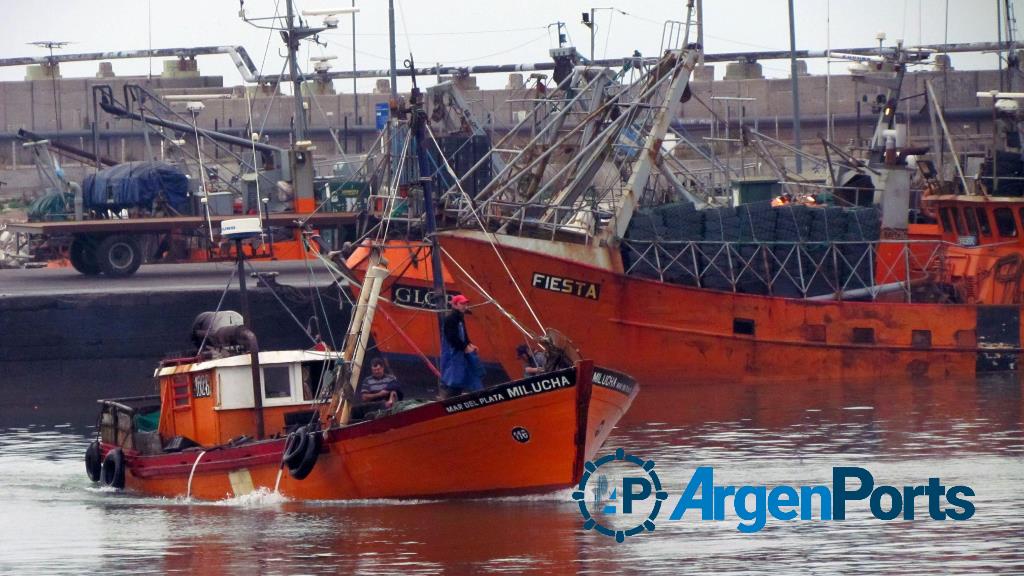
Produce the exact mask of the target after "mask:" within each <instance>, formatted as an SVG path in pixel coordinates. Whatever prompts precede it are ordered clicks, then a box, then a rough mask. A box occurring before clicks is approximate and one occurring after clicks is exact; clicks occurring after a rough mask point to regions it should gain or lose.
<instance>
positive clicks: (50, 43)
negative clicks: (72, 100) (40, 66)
mask: <svg viewBox="0 0 1024 576" xmlns="http://www.w3.org/2000/svg"><path fill="white" fill-rule="evenodd" d="M29 44H31V45H33V46H39V47H40V48H46V49H48V50H49V51H50V61H49V63H48V66H49V67H50V70H49V72H50V81H51V85H52V86H53V114H54V116H55V118H56V120H57V130H61V129H62V126H61V121H60V116H61V114H60V112H61V110H60V98H58V96H57V92H58V90H59V89H60V84H59V83H58V82H57V61H56V60H54V59H53V49H54V48H56V49H58V50H59V49H61V48H63V47H65V46H67V45H68V44H70V42H65V41H63V40H37V41H36V42H29Z"/></svg>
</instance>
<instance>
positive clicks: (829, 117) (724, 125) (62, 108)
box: [0, 58, 999, 194]
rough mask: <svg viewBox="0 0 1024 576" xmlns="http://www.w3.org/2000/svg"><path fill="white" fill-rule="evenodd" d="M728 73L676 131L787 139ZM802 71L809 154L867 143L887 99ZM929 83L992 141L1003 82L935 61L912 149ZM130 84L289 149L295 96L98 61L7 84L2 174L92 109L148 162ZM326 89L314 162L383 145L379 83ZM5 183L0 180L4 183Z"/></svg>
mask: <svg viewBox="0 0 1024 576" xmlns="http://www.w3.org/2000/svg"><path fill="white" fill-rule="evenodd" d="M801 64H802V63H801ZM726 68H727V70H726V74H725V79H723V80H719V81H714V80H713V78H714V69H713V67H712V66H710V65H708V66H703V67H701V68H698V70H697V71H696V72H695V74H694V81H693V83H692V94H693V98H692V99H691V100H690V101H689V102H687V103H686V104H684V105H683V106H681V107H680V112H679V118H678V120H677V122H676V125H677V127H679V128H680V129H681V130H683V131H684V133H687V134H688V135H689V136H691V137H692V138H691V139H692V140H693V141H697V142H706V140H705V137H710V136H716V137H724V136H725V135H729V136H732V137H735V135H736V134H738V132H737V131H738V129H739V126H740V125H741V124H743V125H747V126H751V127H754V128H755V129H757V130H759V131H761V132H762V133H765V134H767V135H770V136H773V137H775V138H778V139H780V140H784V141H787V142H788V141H790V140H791V125H792V120H791V106H792V94H791V84H790V80H789V78H778V79H774V78H773V79H766V78H764V77H763V76H762V74H761V70H760V64H758V63H756V62H740V63H730V64H727V65H726ZM799 73H800V88H799V90H800V111H801V116H802V128H803V130H802V135H803V141H804V144H805V145H807V146H808V147H811V146H813V145H814V144H815V143H816V142H818V141H819V135H824V134H825V133H826V132H827V129H826V127H827V125H828V123H831V125H832V127H833V129H834V132H833V141H834V142H835V143H836V144H838V145H840V146H857V145H863V144H864V143H865V141H866V140H867V139H869V138H870V137H871V134H872V132H873V130H874V125H875V122H876V119H877V115H878V111H879V104H878V102H879V101H878V98H879V95H880V94H881V95H884V90H883V89H881V88H878V87H875V86H871V85H868V84H865V83H862V82H855V81H854V80H853V78H852V77H851V76H848V75H837V76H832V77H831V78H826V77H825V76H819V75H805V74H806V66H804V67H802V68H800V72H799ZM425 80H426V79H425ZM926 80H931V81H932V83H933V85H934V87H935V89H936V92H937V94H938V95H939V97H940V98H941V99H942V100H943V106H944V108H945V110H946V111H947V120H948V121H949V123H950V130H951V131H952V132H953V133H954V134H955V136H956V137H957V139H958V140H959V141H960V142H962V150H963V151H971V150H980V149H982V148H983V146H984V145H985V144H986V143H987V142H989V141H990V140H991V127H990V118H991V112H990V110H989V108H988V106H991V103H990V102H989V101H982V100H980V99H978V98H977V97H976V93H977V92H979V91H987V90H990V89H992V88H993V87H998V86H999V72H998V71H995V70H987V71H963V70H953V69H951V68H950V67H949V62H948V59H942V58H937V59H936V66H935V69H934V70H929V71H919V72H911V73H908V74H907V77H906V81H905V85H904V90H903V95H904V97H905V98H906V99H905V100H904V101H903V102H902V103H901V104H900V106H899V110H898V113H899V119H900V120H901V121H906V122H907V123H909V135H910V139H911V142H912V143H917V144H921V145H926V144H927V143H928V142H929V141H930V132H929V125H928V123H927V112H926V111H923V109H924V106H925V100H924V98H923V96H921V95H922V94H923V93H924V92H925V81H926ZM456 81H457V84H458V85H459V86H460V87H461V88H462V89H463V90H466V91H468V92H470V93H471V95H472V96H471V97H470V98H468V100H469V101H470V102H471V106H472V108H473V113H474V115H475V116H476V117H477V118H482V119H484V118H486V119H488V120H487V122H488V123H489V129H491V130H493V131H494V132H498V133H501V132H502V131H503V130H507V129H508V128H510V127H511V126H512V125H513V124H514V123H515V122H516V121H518V119H519V117H520V113H521V112H522V111H524V110H527V109H528V108H529V103H527V102H522V101H519V102H516V101H515V100H516V99H519V100H522V99H523V98H524V97H525V96H526V94H527V93H526V91H527V90H529V88H530V86H531V84H532V82H531V81H530V80H527V81H525V82H524V79H523V76H522V75H521V74H512V75H510V77H509V78H508V84H507V86H506V88H505V89H503V90H480V89H478V88H477V86H476V81H475V78H473V77H466V78H457V79H456ZM126 83H135V84H141V85H143V86H145V87H147V88H149V89H151V90H153V91H155V92H156V93H158V94H162V95H169V94H196V95H203V94H206V95H209V94H230V95H231V97H229V98H226V99H216V100H207V101H206V102H205V109H204V110H203V111H202V112H201V113H199V114H198V116H197V121H198V124H199V126H201V127H203V128H209V129H214V130H222V131H227V132H233V133H235V134H238V135H243V133H244V131H245V127H246V126H247V124H248V121H249V120H248V119H249V110H248V108H247V106H248V104H249V103H250V102H251V104H252V117H253V119H254V123H255V124H256V126H262V127H263V130H262V133H263V134H264V136H265V139H266V140H268V141H269V142H270V143H273V144H277V145H281V146H286V145H288V143H289V140H290V135H291V126H292V123H293V115H294V110H295V107H294V103H293V101H292V99H291V97H290V96H289V95H286V94H282V93H281V92H280V91H279V90H278V89H277V87H276V86H260V87H258V89H250V90H249V96H250V97H249V98H246V92H245V88H243V87H226V86H224V79H223V78H222V77H220V76H203V75H201V73H200V70H199V67H198V65H197V64H196V60H194V59H186V58H180V59H177V60H168V61H165V63H164V68H163V73H162V74H161V75H160V76H155V77H152V78H148V77H116V76H113V73H112V71H111V68H110V66H109V64H108V63H104V62H101V63H99V65H98V71H97V74H96V76H95V77H91V78H63V77H61V76H60V71H59V69H53V70H41V69H40V70H34V71H30V73H29V78H28V79H26V80H25V81H23V82H0V170H2V169H6V170H11V169H16V168H18V167H24V166H26V165H28V164H29V163H30V162H31V158H30V157H29V155H28V153H27V152H26V151H25V150H23V149H22V147H21V145H20V142H19V141H18V140H17V138H16V133H17V131H18V129H19V128H25V129H28V130H31V131H34V132H37V133H40V134H43V135H44V136H46V137H51V138H59V139H61V140H62V141H65V142H67V143H69V144H72V145H77V146H79V147H82V148H85V149H91V148H92V122H93V121H94V120H97V117H96V113H95V112H94V110H98V128H99V135H100V153H101V154H103V155H105V156H107V157H110V158H112V159H115V160H119V161H126V160H140V159H143V158H145V156H146V149H145V144H144V140H143V138H142V127H141V125H140V123H139V122H132V121H129V120H121V119H117V118H115V117H112V116H110V115H108V114H106V113H104V112H103V111H102V110H99V109H98V108H97V107H94V105H93V101H92V100H93V97H92V92H93V87H94V86H96V85H101V84H106V85H110V86H112V88H113V92H114V94H115V95H117V97H118V98H122V97H123V96H122V95H123V91H122V89H123V86H124V85H125V84H126ZM322 84H323V83H317V84H311V89H310V90H307V91H306V93H307V95H312V96H313V97H312V98H307V109H306V114H307V124H308V126H309V137H310V138H311V139H312V140H313V141H314V143H315V144H316V146H317V148H318V155H319V156H332V155H336V154H337V153H338V152H339V151H340V150H339V147H340V148H341V149H344V150H346V151H348V152H359V151H362V150H363V149H364V147H366V146H368V145H369V144H370V143H371V142H372V141H373V139H374V138H375V136H376V129H375V122H374V110H375V107H376V105H377V104H378V103H382V102H386V101H387V100H388V97H389V93H390V85H389V83H388V81H387V80H386V79H381V80H378V81H377V85H376V88H375V89H374V91H373V92H372V93H369V94H359V95H358V97H355V98H354V97H353V95H352V94H351V93H337V92H338V91H339V90H338V89H339V88H340V89H341V91H343V90H344V89H345V88H348V87H349V86H350V84H349V83H348V81H339V83H337V84H336V85H334V86H331V85H329V84H327V85H322ZM55 91H56V102H57V105H56V106H55V98H54V96H55V94H54V92H55ZM723 97H725V98H726V99H723ZM731 98H743V99H744V100H732V99H731ZM510 99H512V100H513V102H509V100H510ZM747 99H749V100H747ZM356 103H358V108H356V107H355V104H356ZM172 107H173V108H174V109H175V110H177V111H179V112H180V113H182V114H183V115H184V114H186V112H185V103H184V102H180V101H179V102H175V103H173V104H172ZM58 118H59V119H58ZM332 134H333V137H332ZM335 139H337V140H335ZM211 153H215V152H211ZM154 155H156V152H154ZM4 179H5V178H4V177H3V176H0V180H4ZM9 184H10V183H9ZM4 192H7V193H8V194H10V193H11V192H13V190H11V189H10V186H8V187H7V190H0V193H4Z"/></svg>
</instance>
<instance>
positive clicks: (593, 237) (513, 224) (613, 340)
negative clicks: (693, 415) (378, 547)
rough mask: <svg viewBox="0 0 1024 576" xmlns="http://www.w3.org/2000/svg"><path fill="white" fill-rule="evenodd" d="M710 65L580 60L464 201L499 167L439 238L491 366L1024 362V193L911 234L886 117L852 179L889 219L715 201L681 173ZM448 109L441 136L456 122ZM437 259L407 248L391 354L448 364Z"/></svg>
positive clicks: (394, 307)
mask: <svg viewBox="0 0 1024 576" xmlns="http://www.w3.org/2000/svg"><path fill="white" fill-rule="evenodd" d="M924 56H926V55H925V54H923V53H908V52H907V51H904V50H901V49H899V48H897V49H896V50H895V51H894V54H893V55H892V58H891V61H890V62H889V63H888V65H890V66H892V68H891V69H890V71H893V74H894V75H898V76H900V77H901V75H902V72H903V69H904V68H905V66H906V63H907V61H908V60H912V59H920V58H923V57H924ZM697 57H698V49H697V48H696V47H688V48H685V49H676V50H668V51H666V53H665V57H664V58H663V59H662V60H661V62H659V63H658V64H657V65H655V66H653V67H652V68H651V69H649V70H648V71H647V72H646V74H645V75H643V76H642V77H641V78H640V79H639V80H638V81H637V82H634V83H632V84H628V85H627V84H623V83H619V81H618V80H619V76H617V75H616V74H614V73H612V72H611V71H609V70H607V69H603V68H598V67H589V66H577V67H575V68H572V67H571V66H570V67H567V68H564V69H563V75H562V76H561V77H560V76H559V75H558V70H557V67H556V75H555V80H556V82H558V84H559V86H558V90H555V91H551V92H548V93H541V92H538V94H536V95H535V96H536V97H537V98H538V99H540V103H539V104H538V105H537V106H536V108H534V110H533V111H532V112H530V113H529V115H528V119H529V121H532V122H533V129H532V132H531V135H532V136H533V137H532V139H531V141H530V142H529V143H528V144H527V145H526V146H523V147H521V148H518V149H513V148H511V145H510V144H509V143H508V142H506V141H505V140H503V141H501V142H498V143H497V144H495V146H494V148H493V149H492V151H491V155H490V156H491V158H492V163H491V168H492V169H494V170H495V172H496V175H495V177H494V178H493V179H492V180H491V181H490V183H489V184H488V185H486V186H485V187H483V188H482V189H480V190H479V191H476V192H475V193H473V194H470V193H469V192H467V190H466V189H465V188H464V187H463V186H464V185H466V184H467V183H468V182H470V181H471V176H472V172H473V171H474V170H476V169H477V168H479V167H480V166H481V165H483V164H485V163H486V161H487V159H483V160H481V161H480V162H479V163H478V165H477V166H475V167H474V168H473V169H472V170H470V171H469V173H468V174H466V175H464V176H463V177H462V178H460V179H457V181H456V182H455V184H454V185H452V186H451V187H450V188H449V190H448V192H447V193H446V194H445V196H444V199H445V200H446V203H445V205H444V206H445V208H446V215H447V216H448V223H449V224H450V225H449V226H448V228H447V229H444V230H441V231H439V232H437V233H436V235H434V236H435V237H436V240H437V242H438V243H439V245H440V250H441V252H442V254H443V264H444V268H445V272H444V276H443V280H444V288H445V289H444V292H446V293H447V294H448V295H449V296H450V295H451V294H452V293H462V294H466V295H468V296H469V298H470V299H471V300H474V301H476V302H482V303H483V304H481V305H480V306H478V307H476V308H474V309H473V315H472V320H471V322H472V323H474V324H475V325H476V326H475V327H474V330H475V332H476V333H477V334H483V335H484V336H483V337H482V338H481V340H484V339H485V340H486V342H487V345H486V346H483V345H482V346H481V351H482V353H483V354H484V356H485V358H487V359H488V360H490V361H492V362H497V363H500V364H501V365H503V366H504V367H505V369H506V371H507V372H509V373H514V372H515V371H516V370H518V369H519V367H520V361H519V360H518V359H517V357H516V353H515V347H516V345H517V344H518V343H521V342H523V341H527V342H529V341H530V340H531V338H533V336H532V335H534V334H540V333H543V332H544V330H546V329H549V328H554V329H557V330H561V331H565V332H568V333H571V334H573V336H574V339H575V340H576V341H577V342H578V343H579V344H580V345H581V346H582V347H583V348H584V349H586V350H587V351H588V353H591V354H593V355H594V357H595V358H597V359H600V360H603V361H607V362H608V363H609V365H610V366H611V367H613V368H615V369H618V370H623V371H626V372H628V373H630V374H632V375H633V376H634V377H636V378H638V379H639V380H641V381H646V382H666V381H673V380H674V379H675V377H683V376H685V377H692V378H700V379H702V380H714V379H723V380H726V379H727V380H773V379H793V378H822V379H833V378H848V379H849V378H884V377H886V376H889V375H907V374H909V375H913V376H932V377H942V376H947V375H967V374H974V373H975V372H976V371H978V370H989V369H1007V368H1015V367H1016V365H1017V361H1018V359H1019V357H1020V353H1021V341H1022V339H1024V330H1022V325H1021V321H1020V317H1021V300H1022V288H1021V282H1020V275H1021V270H1022V269H1021V265H1020V260H1021V238H1022V234H1024V231H1022V229H1021V226H1022V221H1021V218H1024V214H1020V213H1019V209H1018V206H1019V204H1020V199H1019V198H1017V199H1008V198H994V197H984V198H980V197H975V196H966V195H960V196H955V197H942V196H938V197H934V198H932V199H931V200H930V202H932V203H933V204H934V205H935V206H936V207H938V208H939V211H940V212H943V211H948V213H947V215H946V216H944V217H943V218H949V220H948V221H947V220H943V223H942V224H941V229H940V228H938V227H936V226H934V225H933V226H927V225H925V226H922V225H913V224H908V209H909V208H910V197H911V194H910V189H909V183H910V178H911V167H910V166H909V165H908V162H907V156H909V155H910V153H911V152H912V150H910V149H909V148H902V147H901V146H902V145H901V144H900V143H899V137H898V136H899V131H898V130H895V106H887V107H886V108H885V110H884V112H883V113H882V115H881V117H880V119H879V123H878V129H877V130H876V138H875V144H874V147H873V152H872V158H871V159H870V161H869V162H858V161H854V160H852V159H850V161H849V162H847V163H846V169H847V170H849V171H850V173H851V174H854V175H862V176H864V177H867V178H869V179H872V180H873V181H874V183H875V184H874V186H875V188H876V191H875V196H876V201H875V203H874V204H875V205H874V206H870V207H847V208H844V207H839V206H825V205H820V204H818V205H813V206H807V205H793V204H791V205H786V206H778V207H773V206H769V205H767V204H764V205H758V204H745V205H740V206H736V207H721V208H715V207H713V206H709V205H708V204H707V200H708V199H706V198H697V197H695V196H694V194H693V193H692V192H691V191H690V190H689V188H688V187H687V186H686V185H684V184H683V183H681V182H679V181H678V178H677V176H676V175H675V174H674V173H673V170H671V169H668V168H669V166H668V164H669V163H670V162H678V159H670V158H669V156H670V154H668V153H666V151H665V150H664V149H663V145H662V144H663V141H664V139H665V136H666V133H667V130H668V129H669V128H670V125H671V120H672V119H673V118H674V117H675V116H676V115H677V107H678V106H679V103H680V102H685V101H686V100H687V99H688V98H689V91H688V81H689V77H690V73H691V71H692V69H693V67H694V65H695V62H696V60H697ZM889 85H890V86H892V83H891V82H890V83H889ZM896 86H898V83H897V84H896ZM888 101H891V102H897V101H899V91H898V87H897V88H890V89H889V98H888ZM442 104H443V105H444V106H443V107H442V110H441V112H440V113H437V114H435V115H432V117H431V118H432V120H434V119H435V116H436V117H438V118H443V117H444V107H450V106H451V102H449V101H447V100H446V101H444V102H442ZM581 118H582V120H580V119H581ZM527 121H528V120H527V119H524V122H527ZM517 128H518V127H517ZM515 131H516V130H513V131H512V132H515ZM494 158H497V159H498V160H500V162H499V161H498V160H494ZM452 176H453V178H454V174H453V175H452ZM410 196H412V194H410ZM385 200H387V201H389V202H393V201H394V198H393V197H392V198H390V199H385ZM388 206H390V205H388ZM956 206H959V207H960V208H956ZM965 206H978V207H980V208H971V209H969V210H965V209H964V208H963V207H965ZM696 208H701V209H696ZM957 210H959V212H957ZM943 213H946V212H943ZM957 214H959V215H957ZM965 218H966V220H964V219H965ZM954 222H955V223H954ZM982 222H984V224H982ZM965 226H966V227H967V228H968V229H969V230H971V231H972V233H973V231H974V230H977V231H978V232H977V233H973V235H974V237H975V238H976V241H973V242H967V241H965V237H966V236H967V233H966V232H965V231H964V229H962V228H963V227H965ZM958 227H961V229H960V230H958ZM694 229H696V230H697V233H696V234H694V233H693V230H694ZM431 257H432V255H431V252H430V248H429V247H428V246H426V245H420V246H416V245H412V244H410V243H408V242H393V243H392V245H391V248H389V249H388V250H387V251H386V258H387V260H388V262H389V266H390V267H391V270H392V272H393V277H392V279H391V281H390V283H389V285H388V286H387V287H386V288H385V294H387V295H388V296H390V299H391V301H390V302H389V303H388V304H385V305H384V306H383V309H384V310H385V311H386V312H387V316H388V318H389V319H390V320H389V321H388V322H381V323H379V325H378V327H377V338H378V342H380V346H381V347H382V348H386V349H388V350H390V351H392V352H404V353H409V354H428V355H433V354H437V342H438V336H437V328H436V320H435V318H434V317H435V315H436V312H435V311H433V310H431V308H432V307H433V306H434V304H436V302H434V301H433V300H436V298H437V297H436V296H434V294H438V293H440V292H441V291H440V290H437V289H436V287H433V286H434V277H433V275H432V274H431V268H430V267H429V266H427V263H428V262H429V261H430V259H431ZM366 258H367V251H366V250H365V249H364V248H358V249H356V250H355V251H354V252H353V253H352V254H351V255H350V256H349V257H348V259H347V261H346V264H347V266H348V267H349V268H350V269H351V270H352V271H353V272H354V273H355V274H356V275H357V276H358V275H360V274H361V273H362V270H364V269H365V266H366ZM492 301H497V302H501V303H502V306H496V305H491V304H490V303H491V302H492ZM509 317H516V318H522V319H526V321H525V322H524V323H523V324H519V323H514V322H510V321H509V320H508V318H509ZM396 326H400V327H402V329H403V330H404V331H405V332H407V333H409V334H410V335H411V337H410V338H403V337H398V336H396V332H395V327H396ZM471 326H472V325H471Z"/></svg>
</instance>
